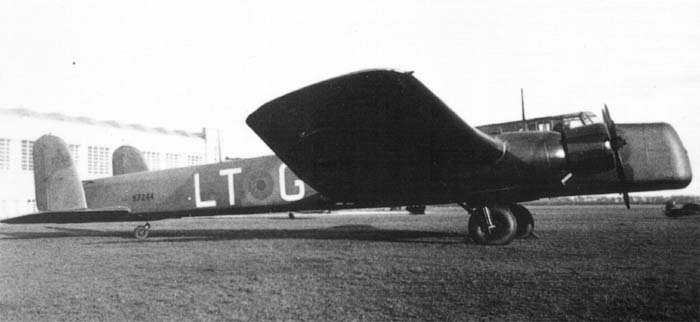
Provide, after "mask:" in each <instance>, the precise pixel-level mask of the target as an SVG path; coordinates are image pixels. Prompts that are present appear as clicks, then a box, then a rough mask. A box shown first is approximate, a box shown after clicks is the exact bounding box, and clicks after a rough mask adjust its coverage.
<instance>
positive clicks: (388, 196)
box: [2, 70, 692, 245]
mask: <svg viewBox="0 0 700 322" xmlns="http://www.w3.org/2000/svg"><path fill="white" fill-rule="evenodd" d="M586 115H589V114H586ZM603 119H604V121H603V122H602V123H596V122H587V123H585V124H580V126H578V127H573V126H569V124H564V123H558V124H552V123H548V124H549V125H547V126H542V127H540V128H539V131H527V126H525V129H526V130H525V131H502V130H500V129H499V130H497V131H492V130H494V129H495V127H493V126H485V127H481V129H482V130H480V129H479V128H474V127H471V126H469V125H468V124H467V123H465V122H464V121H463V120H462V119H460V118H459V117H458V116H457V115H456V114H455V113H454V112H453V111H452V110H450V109H449V108H448V107H447V106H446V105H445V104H444V103H443V102H442V101H441V100H440V99H439V98H438V97H437V96H435V95H434V94H433V93H432V92H431V91H430V90H428V88H426V87H425V86H424V85H423V84H422V83H421V82H420V81H418V80H417V79H416V78H415V77H414V76H413V75H412V73H401V72H396V71H390V70H370V71H361V72H357V73H352V74H348V75H344V76H340V77H337V78H333V79H329V80H326V81H323V82H320V83H317V84H314V85H310V86H308V87H305V88H302V89H299V90H297V91H294V92H292V93H289V94H287V95H284V96H282V97H279V98H277V99H275V100H273V101H270V102H268V103H266V104H264V105H263V106H262V107H260V108H259V109H258V110H256V111H255V112H253V113H252V114H251V115H250V116H249V117H248V119H247V123H248V125H249V126H250V127H251V128H252V129H253V130H254V131H255V132H256V133H257V134H258V135H259V136H260V137H261V138H262V139H263V140H264V141H265V142H266V143H267V145H268V146H269V147H270V148H272V150H273V151H274V152H275V153H276V156H265V157H259V158H252V159H236V160H231V161H226V162H220V163H215V164H208V165H199V166H193V167H186V168H177V169H168V170H160V171H147V167H146V165H145V163H144V161H143V158H142V156H141V154H140V152H139V151H138V150H136V149H134V148H131V147H122V148H120V149H118V150H117V151H115V153H114V155H113V169H114V171H113V173H114V176H112V177H107V178H101V179H94V180H88V181H83V182H81V181H80V180H79V178H78V175H77V172H76V169H75V166H74V164H73V161H72V160H71V157H70V153H69V151H68V148H67V147H66V144H65V143H64V142H63V141H62V140H61V139H60V138H58V137H55V136H51V135H45V136H43V137H41V138H39V139H38V140H37V141H36V143H35V145H34V155H33V158H34V179H35V189H36V201H37V208H38V209H39V210H40V211H39V212H38V213H33V214H28V215H23V216H19V217H14V218H9V219H6V220H3V221H2V222H4V223H10V224H19V223H83V222H108V221H144V222H146V224H145V225H139V226H138V227H136V229H134V234H135V236H136V237H137V238H139V239H143V238H146V237H147V236H148V232H149V229H150V224H149V222H150V221H154V220H159V219H165V218H179V217H185V216H209V215H218V214H244V213H245V214H250V213H263V212H265V213H267V212H277V211H305V210H325V209H340V208H366V207H391V206H401V205H429V204H444V203H458V204H459V205H461V206H462V207H463V208H464V209H466V210H467V211H468V212H469V214H470V215H471V216H470V218H469V222H468V225H467V226H468V231H469V236H470V237H471V238H472V239H473V240H474V241H476V242H477V243H480V244H487V245H503V244H508V243H510V242H511V241H512V240H513V239H514V238H515V237H525V236H528V235H529V234H531V233H532V230H533V228H534V219H533V217H532V214H531V213H530V212H529V211H528V210H527V209H526V208H525V207H523V206H522V205H520V204H519V203H520V202H524V201H530V200H535V199H539V198H545V197H557V196H571V195H583V194H604V193H622V194H623V196H624V200H625V203H626V205H627V207H629V197H628V193H629V192H636V191H649V190H661V189H679V188H683V187H685V186H687V185H688V184H689V183H690V181H691V178H692V173H691V169H690V164H689V161H688V156H687V152H686V150H685V148H684V147H683V144H682V143H681V140H680V139H679V137H678V135H677V134H676V132H675V130H674V129H673V128H672V127H671V126H670V125H668V124H665V123H650V124H615V123H614V122H613V121H612V119H611V118H610V114H609V112H608V108H607V106H606V107H605V109H604V110H603ZM523 122H525V121H523Z"/></svg>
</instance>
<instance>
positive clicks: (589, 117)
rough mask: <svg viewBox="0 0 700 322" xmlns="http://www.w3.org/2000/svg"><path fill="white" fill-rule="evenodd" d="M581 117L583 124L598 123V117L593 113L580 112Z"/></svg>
mask: <svg viewBox="0 0 700 322" xmlns="http://www.w3.org/2000/svg"><path fill="white" fill-rule="evenodd" d="M581 119H582V120H583V124H585V125H591V124H595V123H599V121H598V118H597V117H596V116H595V114H593V113H584V114H581Z"/></svg>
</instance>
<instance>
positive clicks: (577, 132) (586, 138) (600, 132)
mask: <svg viewBox="0 0 700 322" xmlns="http://www.w3.org/2000/svg"><path fill="white" fill-rule="evenodd" d="M561 141H562V146H563V147H564V153H565V154H566V164H567V168H568V170H569V171H571V172H576V173H597V172H603V171H607V170H610V169H613V168H615V156H614V153H613V150H612V147H611V146H610V134H609V132H608V128H607V127H606V126H605V124H600V123H598V124H591V125H586V126H581V127H577V128H574V129H569V130H564V131H563V132H562V140H561Z"/></svg>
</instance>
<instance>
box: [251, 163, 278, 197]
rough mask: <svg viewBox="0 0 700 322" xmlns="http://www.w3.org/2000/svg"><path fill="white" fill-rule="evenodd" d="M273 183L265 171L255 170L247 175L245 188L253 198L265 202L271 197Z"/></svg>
mask: <svg viewBox="0 0 700 322" xmlns="http://www.w3.org/2000/svg"><path fill="white" fill-rule="evenodd" d="M274 187H275V183H274V181H273V179H272V176H271V175H270V174H269V173H267V172H266V171H262V170H255V171H253V172H251V174H250V175H248V180H247V183H246V188H247V190H248V192H250V195H251V196H253V198H255V199H258V200H265V199H267V198H268V197H270V195H272V190H273V189H274Z"/></svg>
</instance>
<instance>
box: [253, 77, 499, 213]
mask: <svg viewBox="0 0 700 322" xmlns="http://www.w3.org/2000/svg"><path fill="white" fill-rule="evenodd" d="M247 123H248V125H249V126H250V127H251V128H252V129H253V130H254V131H255V132H256V133H257V134H258V135H259V136H260V137H261V138H262V139H263V140H264V141H265V142H266V143H267V144H268V146H270V148H271V149H272V150H274V151H275V153H276V154H277V155H278V156H279V157H280V159H282V160H283V161H284V162H285V163H286V164H287V165H288V166H289V168H290V169H292V170H293V171H294V173H295V174H296V175H297V176H299V177H300V178H302V179H303V180H304V181H305V182H306V183H307V184H309V185H311V186H312V187H314V188H315V189H316V190H318V191H320V192H321V193H322V194H323V195H324V196H326V197H328V198H331V199H332V200H334V201H337V202H340V201H342V202H354V201H381V200H385V201H387V200H397V199H414V198H419V197H423V198H425V196H426V195H428V194H429V192H434V191H436V189H437V190H442V191H444V187H447V186H449V185H450V182H451V181H452V180H455V179H454V174H455V173H465V172H475V171H483V170H484V169H485V167H490V166H491V165H492V164H493V163H495V162H496V161H497V160H499V159H500V158H501V157H502V156H503V154H504V152H505V146H504V144H503V142H501V141H499V140H498V139H496V138H493V137H490V136H488V135H486V134H484V133H482V132H480V131H479V130H477V129H475V128H473V127H471V126H469V125H468V124H466V123H465V122H464V121H462V119H460V118H459V117H458V116H457V115H456V114H455V113H454V112H453V111H452V110H450V109H449V108H448V107H447V106H446V105H445V103H443V102H442V101H441V100H440V99H439V98H438V97H437V96H435V95H434V94H433V93H432V92H431V91H430V90H428V88H426V87H425V86H424V85H423V84H422V83H421V82H419V81H418V80H417V79H416V78H415V77H413V76H412V75H411V73H401V72H396V71H390V70H370V71H363V72H357V73H353V74H348V75H344V76H340V77H337V78H333V79H330V80H326V81H323V82H320V83H317V84H314V85H310V86H308V87H305V88H302V89H300V90H297V91H295V92H292V93H289V94H287V95H284V96H282V97H279V98H277V99H275V100H273V101H271V102H268V103H266V104H265V105H263V106H262V107H260V108H259V109H258V110H256V111H255V112H254V113H252V114H251V115H250V116H249V117H248V119H247Z"/></svg>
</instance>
